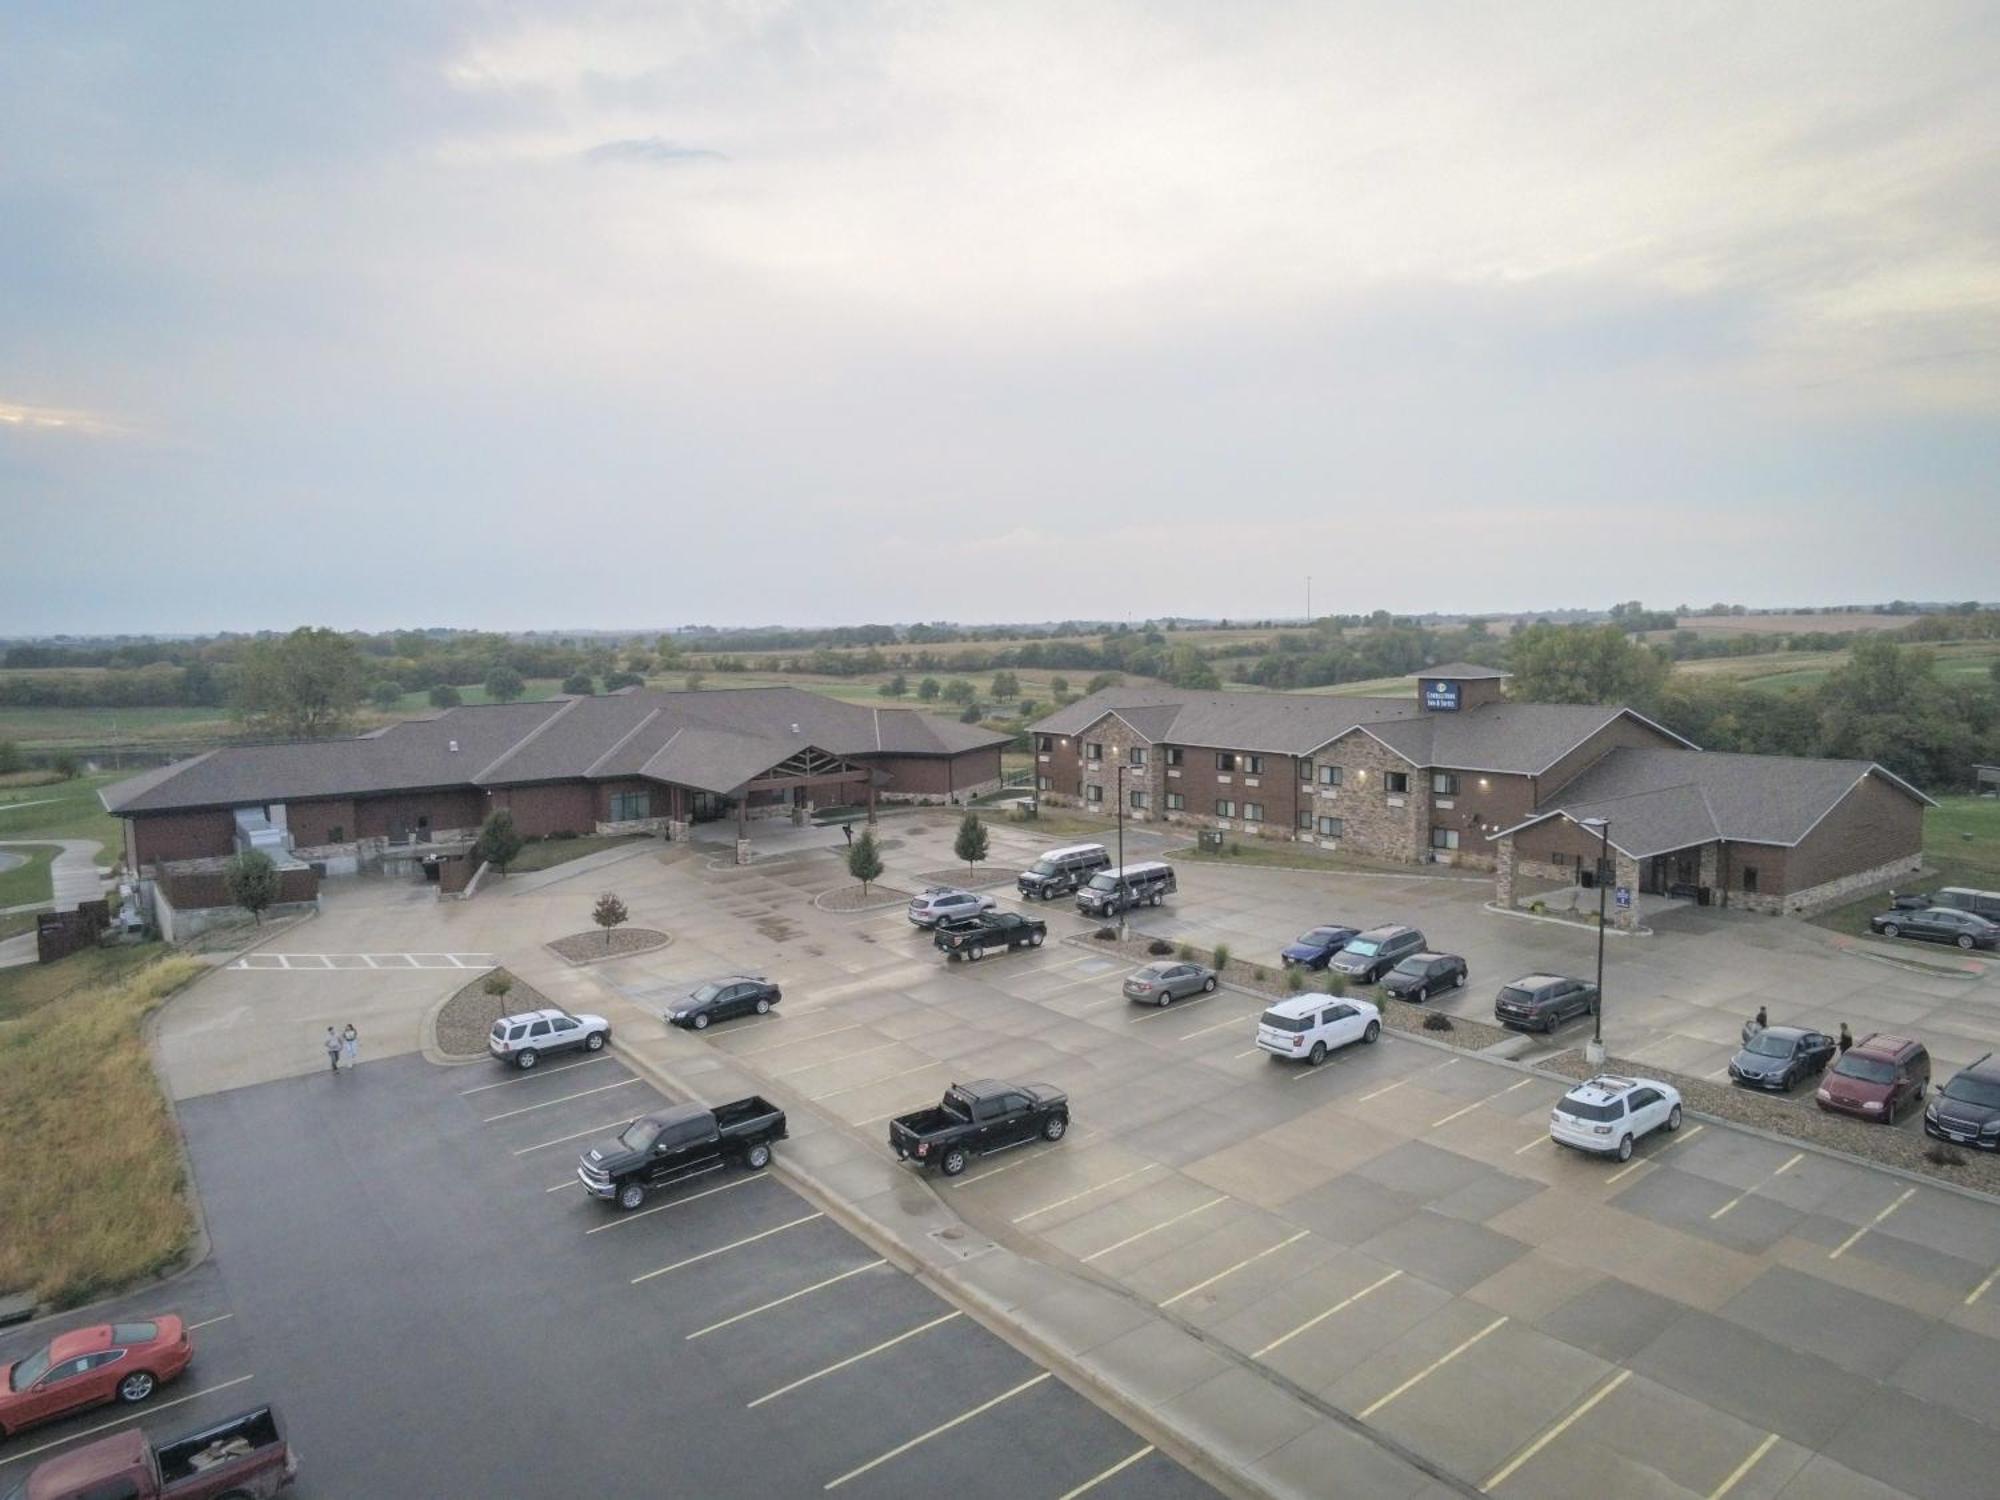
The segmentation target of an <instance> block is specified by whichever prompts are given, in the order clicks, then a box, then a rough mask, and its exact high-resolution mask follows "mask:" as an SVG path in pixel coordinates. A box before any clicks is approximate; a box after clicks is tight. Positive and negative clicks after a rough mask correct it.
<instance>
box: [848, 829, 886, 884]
mask: <svg viewBox="0 0 2000 1500" xmlns="http://www.w3.org/2000/svg"><path fill="white" fill-rule="evenodd" d="M847 873H848V874H850V875H852V876H853V877H854V878H855V879H856V880H858V881H860V882H861V894H862V895H864V896H866V895H867V894H868V883H869V882H870V881H872V880H880V879H881V878H882V851H881V850H880V849H878V848H876V847H875V830H874V829H872V828H864V829H862V830H861V837H860V838H858V839H856V840H855V841H854V847H853V848H851V849H849V850H848V851H847Z"/></svg>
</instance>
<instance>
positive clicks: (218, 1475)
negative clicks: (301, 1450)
mask: <svg viewBox="0 0 2000 1500" xmlns="http://www.w3.org/2000/svg"><path fill="white" fill-rule="evenodd" d="M298 1472H299V1460H298V1455H297V1454H295V1453H293V1452H292V1450H291V1447H290V1445H288V1444H287V1443H286V1442H285V1437H284V1434H283V1432H281V1431H280V1430H279V1427H278V1414H277V1412H276V1411H275V1410H273V1409H272V1408H271V1407H268V1406H258V1407H253V1408H251V1409H250V1410H249V1411H246V1412H241V1413H239V1414H238V1415H236V1416H233V1417H231V1418H229V1419H228V1420H227V1421H223V1422H215V1423H211V1424H210V1425H209V1426H207V1427H203V1428H201V1429H199V1430H198V1431H195V1432H190V1433H189V1434H187V1436H185V1437H178V1438H175V1439H174V1440H173V1441H172V1442H170V1443H160V1444H157V1445H156V1444H155V1443H153V1441H152V1440H151V1439H150V1438H148V1437H147V1436H146V1434H145V1433H144V1432H142V1431H140V1430H139V1429H138V1428H136V1427H135V1428H130V1429H128V1430H127V1431H124V1432H120V1433H117V1434H115V1435H113V1436H111V1437H107V1438H99V1439H98V1440H97V1441H96V1442H94V1443H91V1444H89V1445H87V1446H86V1447H82V1448H72V1449H71V1450H70V1451H69V1452H67V1453H65V1454H63V1455H61V1456H60V1457H58V1458H50V1459H45V1460H43V1461H42V1462H41V1463H38V1464H36V1465H35V1467H34V1468H32V1469H30V1470H29V1471H28V1472H27V1474H26V1475H24V1476H22V1479H21V1482H20V1483H19V1484H18V1485H16V1486H15V1487H14V1488H12V1489H10V1490H8V1491H7V1492H6V1500H266V1497H268V1496H271V1495H275V1494H277V1493H278V1491H279V1490H282V1489H285V1488H287V1487H288V1486H289V1485H290V1484H291V1483H292V1481H293V1480H294V1479H296V1478H297V1477H298Z"/></svg>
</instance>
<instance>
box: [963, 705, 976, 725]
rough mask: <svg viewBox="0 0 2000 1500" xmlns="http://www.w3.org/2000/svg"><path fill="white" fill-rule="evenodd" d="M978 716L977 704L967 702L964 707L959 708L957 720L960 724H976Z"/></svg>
mask: <svg viewBox="0 0 2000 1500" xmlns="http://www.w3.org/2000/svg"><path fill="white" fill-rule="evenodd" d="M979 718H980V714H979V705H978V704H977V703H968V704H966V705H965V707H964V708H962V709H960V710H959V714H958V722H959V723H961V724H977V723H978V722H979Z"/></svg>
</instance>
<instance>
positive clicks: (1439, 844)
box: [1431, 828, 1458, 849]
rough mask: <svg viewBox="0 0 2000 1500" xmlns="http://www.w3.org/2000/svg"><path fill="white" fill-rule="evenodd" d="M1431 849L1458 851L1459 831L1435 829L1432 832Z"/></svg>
mask: <svg viewBox="0 0 2000 1500" xmlns="http://www.w3.org/2000/svg"><path fill="white" fill-rule="evenodd" d="M1431 847H1432V848H1433V849H1456V848H1457V847H1458V830H1457V829H1456V828H1433V829H1432V830H1431Z"/></svg>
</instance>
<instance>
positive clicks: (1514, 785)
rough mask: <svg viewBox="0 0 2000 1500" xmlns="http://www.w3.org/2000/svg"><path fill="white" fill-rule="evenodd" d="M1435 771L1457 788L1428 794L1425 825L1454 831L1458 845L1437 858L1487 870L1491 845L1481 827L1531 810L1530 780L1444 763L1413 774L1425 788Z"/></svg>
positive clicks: (1512, 820) (1507, 823) (1510, 821)
mask: <svg viewBox="0 0 2000 1500" xmlns="http://www.w3.org/2000/svg"><path fill="white" fill-rule="evenodd" d="M1439 772H1444V773H1445V774H1449V775H1454V776H1456V777H1458V791H1457V792H1456V793H1455V794H1452V793H1442V792H1438V791H1435V790H1433V791H1432V792H1431V802H1430V808H1431V811H1430V826H1431V827H1432V828H1449V829H1452V830H1454V831H1455V832H1456V833H1457V834H1458V849H1457V850H1456V852H1446V851H1442V850H1440V851H1439V852H1438V858H1439V859H1440V860H1441V861H1442V862H1444V863H1446V864H1451V865H1464V866H1469V867H1471V868H1474V869H1491V868H1492V867H1493V858H1494V849H1493V845H1492V844H1491V843H1490V842H1488V840H1487V837H1486V833H1487V830H1488V829H1492V830H1494V831H1496V832H1497V831H1498V830H1500V829H1502V828H1511V827H1513V826H1514V825H1515V824H1516V823H1518V822H1520V821H1521V820H1522V819H1523V818H1525V817H1527V816H1528V815H1529V814H1530V813H1532V812H1533V811H1534V808H1535V783H1534V778H1533V777H1531V776H1510V775H1507V774H1505V773H1504V772H1496V771H1449V770H1448V769H1447V768H1445V767H1439V768H1438V770H1437V771H1428V770H1427V771H1422V772H1419V773H1415V774H1418V775H1421V776H1422V777H1423V779H1424V785H1425V786H1426V787H1431V786H1432V785H1433V783H1432V779H1431V778H1432V777H1433V776H1434V775H1436V774H1438V773H1439ZM1418 833H1419V837H1420V838H1422V839H1425V840H1428V839H1429V837H1430V835H1429V833H1428V832H1427V831H1425V830H1421V829H1420V830H1418Z"/></svg>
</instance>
